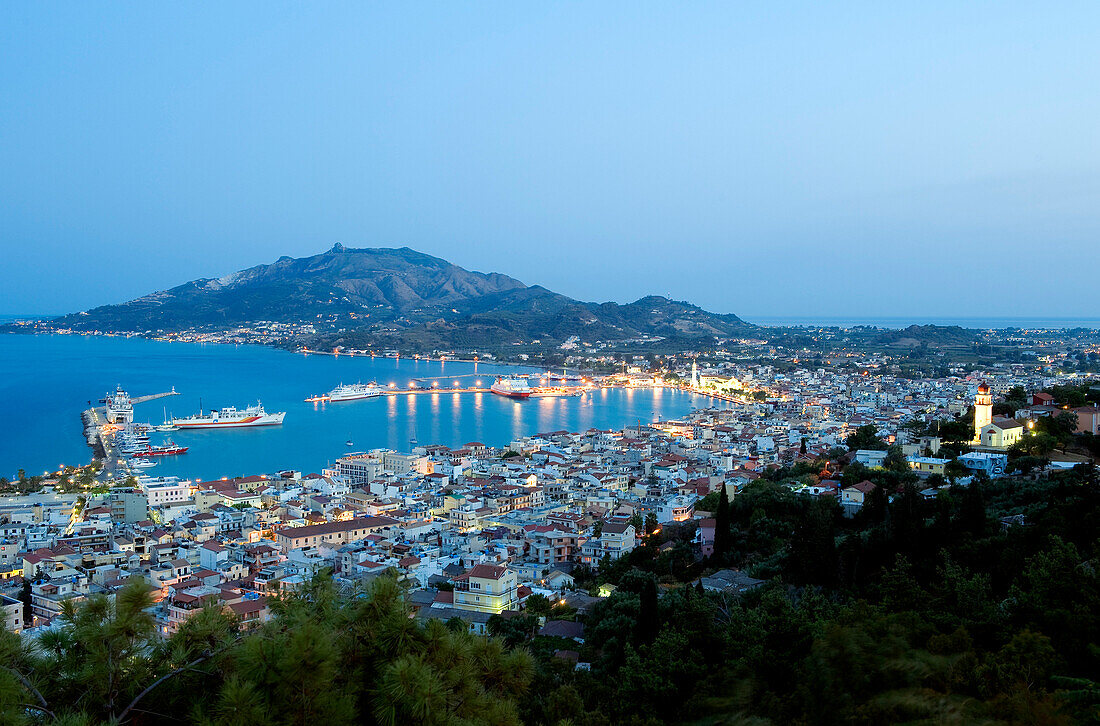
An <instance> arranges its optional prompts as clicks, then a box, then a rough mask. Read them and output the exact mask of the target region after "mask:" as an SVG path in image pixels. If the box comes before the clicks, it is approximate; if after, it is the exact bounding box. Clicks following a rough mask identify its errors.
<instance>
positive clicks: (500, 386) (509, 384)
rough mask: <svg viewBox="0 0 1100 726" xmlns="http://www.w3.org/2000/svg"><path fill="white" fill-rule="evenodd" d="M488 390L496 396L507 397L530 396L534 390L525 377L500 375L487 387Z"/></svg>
mask: <svg viewBox="0 0 1100 726" xmlns="http://www.w3.org/2000/svg"><path fill="white" fill-rule="evenodd" d="M489 390H490V391H491V392H493V393H495V394H497V395H498V396H507V397H508V398H530V396H531V394H532V393H534V391H533V390H532V389H531V386H530V384H529V383H528V382H527V379H526V378H506V377H504V376H501V377H500V378H497V380H496V382H495V383H493V385H492V386H490V387H489Z"/></svg>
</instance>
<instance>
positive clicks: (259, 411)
mask: <svg viewBox="0 0 1100 726" xmlns="http://www.w3.org/2000/svg"><path fill="white" fill-rule="evenodd" d="M285 416H286V411H280V412H278V413H268V412H267V411H265V410H264V407H263V404H262V403H259V402H257V403H256V405H255V406H249V407H248V408H246V409H243V410H238V409H236V408H234V407H233V406H227V407H226V408H222V409H218V410H216V411H210V412H209V413H208V414H205V415H204V414H203V413H202V411H199V413H198V414H197V415H195V416H188V417H187V418H174V419H172V425H173V426H178V427H179V428H181V429H228V428H235V427H242V426H277V425H279V424H281V423H282V422H283V418H284V417H285Z"/></svg>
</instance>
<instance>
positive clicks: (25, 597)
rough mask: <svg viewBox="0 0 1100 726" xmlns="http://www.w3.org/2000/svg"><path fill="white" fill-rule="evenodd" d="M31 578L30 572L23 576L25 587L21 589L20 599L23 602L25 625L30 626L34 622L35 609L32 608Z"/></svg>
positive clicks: (25, 626)
mask: <svg viewBox="0 0 1100 726" xmlns="http://www.w3.org/2000/svg"><path fill="white" fill-rule="evenodd" d="M31 595H32V593H31V580H30V573H27V575H26V576H24V578H23V587H22V588H20V590H19V600H20V602H22V603H23V627H24V628H29V627H30V626H31V623H33V622H34V611H33V610H32V609H31Z"/></svg>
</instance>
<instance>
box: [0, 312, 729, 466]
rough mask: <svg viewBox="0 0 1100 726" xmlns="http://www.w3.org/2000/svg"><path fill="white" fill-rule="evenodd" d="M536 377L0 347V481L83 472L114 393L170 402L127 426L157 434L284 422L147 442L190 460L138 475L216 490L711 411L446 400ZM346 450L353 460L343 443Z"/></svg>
mask: <svg viewBox="0 0 1100 726" xmlns="http://www.w3.org/2000/svg"><path fill="white" fill-rule="evenodd" d="M542 372H544V371H541V370H540V369H536V368H523V367H515V366H503V365H496V364H489V363H484V362H482V363H473V362H458V361H446V362H441V361H438V360H435V361H425V360H416V359H408V358H402V359H400V360H398V359H393V358H370V357H362V356H355V357H351V356H346V355H343V356H331V355H319V354H309V355H305V354H301V353H293V352H290V351H284V350H277V349H274V348H267V347H263V346H252V345H240V346H234V345H224V344H198V343H179V342H162V341H153V340H144V339H140V338H119V337H106V336H80V335H21V334H0V476H7V477H8V478H11V477H12V476H13V475H14V473H15V472H16V471H17V470H18V469H24V470H25V471H26V472H27V473H28V474H29V475H31V474H41V473H46V472H51V471H56V470H57V469H58V468H59V467H60V466H62V465H80V464H85V463H87V462H88V461H90V460H91V449H90V448H89V447H88V446H87V444H86V442H85V439H84V436H83V433H82V423H81V419H80V414H81V412H82V411H84V410H85V409H87V408H89V407H90V406H91V405H97V406H98V405H100V399H102V398H103V397H104V396H105V395H106V394H107V393H108V392H109V391H113V390H114V389H115V387H116V386H119V385H121V386H122V387H123V388H124V389H125V390H126V391H128V392H129V393H130V395H131V396H142V395H148V394H154V393H162V392H166V391H170V390H172V389H173V388H174V389H175V390H176V391H177V393H178V394H179V395H176V396H170V397H166V398H161V399H157V400H154V401H149V402H146V403H141V404H138V405H137V406H135V408H134V413H135V420H136V421H140V422H148V423H152V424H158V423H161V422H162V421H164V419H165V417H166V416H169V417H170V416H173V415H175V416H187V415H191V414H193V413H197V412H198V411H199V410H200V408H201V409H202V410H204V411H209V410H210V409H212V408H220V407H225V406H236V407H238V408H243V407H245V406H248V405H250V404H254V403H256V402H257V401H262V403H263V405H264V408H265V409H266V410H267V411H286V419H285V420H284V422H283V424H282V425H281V426H268V427H259V428H243V429H222V430H218V431H182V430H181V431H174V432H171V433H167V434H153V435H152V442H153V443H161V442H163V441H164V440H166V439H171V440H172V441H174V442H175V443H177V444H180V445H184V446H188V447H190V450H189V451H188V452H187V453H186V454H184V455H181V456H175V457H164V458H162V459H160V460H159V463H158V464H157V466H156V467H154V468H152V469H148V470H146V472H145V473H147V474H149V475H156V476H172V475H174V476H180V477H184V478H189V479H201V480H211V479H216V478H221V477H234V476H242V475H250V474H262V473H271V472H276V471H282V470H287V469H291V470H298V471H302V472H303V473H308V472H320V471H321V469H322V468H324V467H325V466H327V465H330V464H331V463H333V461H334V460H335V459H336V458H338V457H340V456H343V455H345V454H347V453H349V452H359V451H369V450H370V449H374V448H379V447H386V448H391V449H396V450H398V451H402V452H408V451H411V450H412V448H413V447H414V446H415V445H417V444H419V445H425V444H444V445H446V446H450V447H458V446H461V445H463V444H466V443H469V442H473V441H479V442H482V443H484V444H488V445H490V446H503V445H507V444H508V443H510V442H511V441H513V440H515V439H516V438H518V437H520V436H523V435H528V434H534V433H543V432H550V431H560V430H568V431H583V430H586V429H588V428H592V427H596V428H602V429H612V428H621V427H623V426H625V425H630V424H636V423H639V422H640V423H646V422H652V421H657V420H667V419H670V418H677V417H680V416H683V415H684V414H687V413H689V412H690V411H691V410H692V409H695V408H708V407H715V406H723V405H725V404H723V403H722V402H720V401H716V400H714V399H711V398H708V397H705V396H698V395H695V394H691V393H687V392H684V391H679V390H673V389H660V388H658V389H630V388H614V389H597V390H594V391H591V392H589V393H586V394H585V395H584V396H581V397H569V398H565V397H563V398H539V399H528V400H523V401H517V400H513V399H508V398H504V397H502V396H497V395H494V394H491V393H449V392H446V390H445V389H447V388H453V387H454V386H455V384H458V385H460V386H469V385H470V383H471V382H474V383H478V382H480V384H481V385H482V386H486V387H487V386H488V385H490V384H491V383H492V381H493V379H494V377H495V376H497V375H500V374H507V373H531V374H537V373H542ZM414 379H416V380H418V381H419V384H418V385H420V386H427V387H430V386H431V385H432V384H433V383H434V384H436V385H437V386H438V387H439V388H440V392H439V393H431V394H417V395H387V396H381V397H378V398H373V399H365V400H358V401H346V402H340V403H307V402H306V401H305V400H304V399H305V398H307V397H310V396H312V395H314V394H323V393H325V392H327V391H329V390H331V389H332V388H334V387H335V386H337V385H338V384H340V383H356V382H364V383H367V382H371V381H375V382H377V383H379V384H380V385H382V386H384V387H389V386H390V384H393V385H394V386H395V387H397V388H406V387H408V385H409V383H410V381H413V380H414ZM349 442H350V443H351V445H350V446H349V445H348V443H349Z"/></svg>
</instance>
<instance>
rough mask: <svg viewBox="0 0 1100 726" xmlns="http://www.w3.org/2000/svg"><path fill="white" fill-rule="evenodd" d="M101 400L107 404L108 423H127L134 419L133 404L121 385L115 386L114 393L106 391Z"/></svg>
mask: <svg viewBox="0 0 1100 726" xmlns="http://www.w3.org/2000/svg"><path fill="white" fill-rule="evenodd" d="M103 401H104V403H106V404H107V421H108V423H121V424H127V423H130V422H131V421H133V420H134V404H133V402H131V401H130V394H128V393H126V391H124V390H122V386H119V387H118V388H116V389H115V392H114V393H108V394H107V398H105V399H103Z"/></svg>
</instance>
